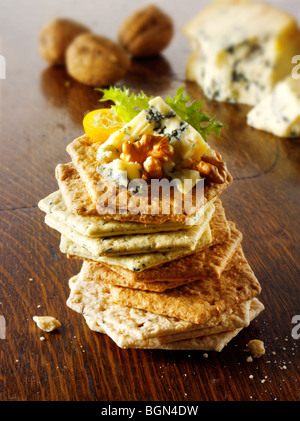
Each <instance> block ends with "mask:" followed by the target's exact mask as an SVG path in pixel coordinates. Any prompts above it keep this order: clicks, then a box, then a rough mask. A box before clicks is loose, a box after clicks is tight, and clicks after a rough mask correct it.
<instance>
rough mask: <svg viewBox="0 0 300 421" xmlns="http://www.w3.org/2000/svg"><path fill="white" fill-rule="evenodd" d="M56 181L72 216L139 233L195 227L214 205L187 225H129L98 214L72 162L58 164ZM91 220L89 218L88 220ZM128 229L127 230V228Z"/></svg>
mask: <svg viewBox="0 0 300 421" xmlns="http://www.w3.org/2000/svg"><path fill="white" fill-rule="evenodd" d="M55 175H56V179H57V182H58V185H59V190H60V193H61V196H62V199H63V201H64V203H65V205H66V208H67V209H68V211H69V212H70V213H72V214H75V215H78V216H84V217H89V216H90V217H92V218H91V219H92V221H93V223H94V224H96V223H97V224H98V225H102V226H103V225H105V224H108V223H111V224H113V222H114V223H115V224H119V227H120V228H121V227H122V226H123V227H124V230H125V227H131V229H133V227H137V228H136V231H138V229H139V228H138V227H139V226H140V232H148V231H147V230H149V232H150V230H153V231H154V229H155V230H156V231H157V230H164V231H166V229H169V228H171V229H172V230H173V229H174V230H176V229H188V228H189V227H190V226H191V225H195V224H197V223H198V221H199V219H201V217H202V215H203V212H204V209H205V206H208V205H209V204H210V203H213V201H214V199H212V200H211V201H207V203H206V205H205V206H204V209H202V208H201V209H200V210H199V211H198V212H195V213H194V214H193V215H190V217H189V219H188V220H187V221H186V222H185V224H182V223H179V222H176V221H175V222H172V221H166V222H163V223H161V224H150V223H149V224H143V223H140V222H136V223H134V222H130V221H128V222H127V223H126V222H125V221H123V223H122V221H114V220H111V221H107V218H106V217H105V218H103V215H99V213H98V212H97V209H96V206H95V204H94V203H93V202H92V200H91V198H90V196H89V194H88V191H87V189H86V186H85V184H84V183H83V181H82V180H81V178H80V176H79V173H78V171H77V170H76V168H75V167H74V165H73V163H72V162H69V163H68V164H58V165H57V166H56V169H55ZM86 219H87V220H89V218H86ZM126 229H127V228H126Z"/></svg>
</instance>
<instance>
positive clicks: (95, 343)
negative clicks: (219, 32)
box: [0, 0, 300, 402]
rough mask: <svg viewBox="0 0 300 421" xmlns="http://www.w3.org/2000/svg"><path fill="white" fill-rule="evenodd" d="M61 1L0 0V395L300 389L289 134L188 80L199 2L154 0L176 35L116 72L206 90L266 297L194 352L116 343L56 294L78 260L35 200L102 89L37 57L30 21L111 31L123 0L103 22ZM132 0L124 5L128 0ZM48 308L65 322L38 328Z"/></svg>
mask: <svg viewBox="0 0 300 421" xmlns="http://www.w3.org/2000/svg"><path fill="white" fill-rule="evenodd" d="M63 3H64V4H63V5H61V2H59V1H52V2H46V6H45V7H44V8H43V9H39V6H38V2H37V1H33V0H32V1H28V2H25V1H23V2H22V1H21V2H18V5H19V8H18V9H17V10H15V7H14V6H13V2H5V4H4V2H1V21H0V28H1V35H2V48H3V51H0V53H1V54H3V55H5V57H6V60H7V63H8V67H7V79H6V80H1V81H0V89H1V143H0V144H1V169H0V171H1V172H0V235H1V245H0V250H1V261H0V271H1V277H0V315H1V316H4V318H5V322H6V335H5V336H6V337H5V339H0V365H1V369H0V370H1V371H0V400H1V401H111V400H115V401H127V400H131V401H148V400H150V401H159V400H163V401H199V402H200V401H284V400H286V401H297V400H299V397H300V387H299V380H300V376H299V362H300V361H299V340H297V339H293V337H292V335H291V331H292V328H293V324H292V317H293V316H294V315H296V314H300V308H299V280H300V264H299V260H300V259H299V257H300V256H299V244H300V227H299V211H300V195H299V187H300V164H299V163H300V145H299V140H288V139H279V138H276V137H275V136H272V135H269V134H266V133H263V132H259V131H255V130H253V129H251V128H250V127H247V126H246V124H245V122H246V113H247V110H248V108H247V107H244V106H240V105H230V104H221V103H217V102H214V101H209V100H207V99H205V98H204V97H203V94H202V92H201V89H200V88H199V87H197V86H196V85H195V84H192V83H186V81H185V77H184V67H185V62H186V59H187V55H188V53H189V45H188V43H187V41H186V40H185V39H184V38H183V37H182V36H181V35H180V32H179V31H180V28H181V26H182V24H183V23H184V22H185V19H189V18H190V17H192V15H193V13H194V12H195V11H196V10H198V9H200V5H199V2H191V8H190V9H188V8H186V7H185V8H184V6H183V5H181V6H180V4H179V2H176V3H178V7H177V8H176V7H175V8H173V7H171V6H170V4H168V3H167V2H163V3H162V5H163V6H165V9H166V10H167V11H169V12H170V14H172V16H173V18H174V20H175V21H176V22H177V27H178V32H177V34H176V38H175V40H174V42H173V43H172V45H171V46H170V48H169V49H168V50H167V51H166V52H165V54H164V55H162V56H159V57H156V58H154V59H148V60H137V61H134V63H133V67H132V70H131V71H130V73H129V74H128V75H127V76H126V77H125V79H124V80H123V81H121V82H120V85H126V86H128V87H130V88H132V89H133V90H135V91H138V90H140V89H143V90H144V91H145V92H146V93H147V94H159V95H162V96H167V95H170V94H171V95H173V94H174V92H175V90H176V89H177V88H178V87H179V86H182V85H183V84H185V85H186V92H187V93H189V94H191V95H192V96H193V97H194V98H196V99H204V100H205V104H204V108H205V109H206V110H207V111H208V112H209V113H210V114H211V115H216V116H217V118H218V119H220V120H221V121H223V122H224V123H226V124H228V127H229V128H228V130H226V131H223V136H222V138H220V139H219V138H217V137H211V139H210V142H211V144H212V146H214V147H215V148H217V149H218V150H219V151H220V152H221V153H222V154H223V157H224V159H225V160H226V162H227V164H228V167H229V169H230V171H231V172H232V174H233V176H234V179H235V181H234V183H233V185H232V186H231V187H230V188H229V189H228V190H227V191H226V192H225V193H224V194H222V200H223V204H224V206H225V210H226V214H227V216H228V218H229V219H231V220H233V221H235V222H236V224H237V226H238V228H239V229H240V230H241V231H242V232H243V234H244V240H243V247H244V251H245V254H246V256H247V258H248V260H249V262H250V264H251V266H252V268H253V270H254V272H255V274H256V276H257V278H258V279H259V281H260V283H261V285H262V293H261V300H262V302H263V303H264V305H265V311H264V312H263V313H262V314H261V315H260V316H259V317H258V318H257V319H256V320H254V321H253V323H252V324H251V325H250V326H249V327H248V328H247V329H244V330H243V331H242V332H241V333H240V334H239V335H238V336H237V337H236V338H235V339H234V340H233V341H232V342H230V344H229V345H228V346H227V347H226V348H225V349H224V350H223V351H222V353H214V352H210V353H209V356H208V358H205V357H204V356H203V352H195V351H193V352H192V351H191V352H189V351H160V350H152V351H147V350H131V349H130V350H124V349H119V348H118V347H117V346H116V345H115V344H114V343H113V342H112V341H111V340H110V339H109V338H108V337H107V336H105V335H101V334H97V333H95V332H92V331H90V330H89V328H88V327H87V325H86V324H85V322H84V319H83V318H82V316H81V315H79V314H77V313H75V312H73V311H71V310H70V309H69V308H68V307H67V306H66V300H67V297H68V294H69V287H68V280H69V278H70V277H71V276H73V275H74V274H76V273H77V272H78V271H79V269H80V262H78V261H70V260H68V259H66V257H65V256H63V255H62V254H61V253H60V252H59V235H58V234H57V233H56V232H54V231H53V230H50V229H49V228H48V227H47V226H46V225H45V224H44V220H43V217H44V216H43V215H42V213H41V212H40V211H39V210H38V208H37V202H38V201H39V200H40V199H41V198H42V197H44V196H45V195H47V194H49V193H51V192H52V191H54V189H57V184H56V181H55V178H54V169H55V166H56V164H57V163H59V162H62V163H63V162H67V161H68V160H69V157H68V155H67V153H66V151H65V148H66V145H67V144H68V143H69V142H70V141H72V139H73V138H75V137H76V136H79V135H81V134H82V131H83V130H82V118H83V116H84V114H85V113H86V112H87V111H88V110H92V109H95V108H98V107H99V103H98V100H99V94H98V93H97V92H96V91H94V90H93V89H92V88H89V87H86V86H83V85H81V84H79V83H77V82H75V81H74V80H72V79H71V78H70V77H69V76H68V75H67V73H66V71H65V69H64V68H59V67H58V68H52V67H48V66H47V65H46V64H45V63H44V62H43V61H42V59H41V58H40V57H39V54H38V50H37V34H38V31H39V29H40V27H41V26H42V25H43V24H44V23H45V22H46V21H47V20H49V19H50V18H52V17H54V15H55V14H60V15H61V16H62V15H65V16H66V15H67V14H68V16H70V17H73V18H76V19H78V20H79V21H81V22H83V23H85V24H88V25H90V26H91V25H94V28H95V30H96V31H98V32H99V33H100V29H102V31H101V32H102V33H105V34H106V35H107V36H111V37H113V38H115V32H114V25H118V24H119V23H120V22H121V20H122V18H123V17H124V10H125V9H124V7H123V8H122V7H121V6H122V5H123V6H124V4H125V2H122V1H118V2H114V3H119V5H120V7H119V8H118V9H117V12H116V10H115V9H113V8H110V7H109V6H107V5H106V6H105V5H104V2H102V6H103V10H104V12H105V13H106V16H107V17H106V18H105V19H103V20H102V21H101V22H99V21H98V19H96V18H95V13H94V12H95V9H96V10H97V12H98V11H99V6H96V2H92V1H91V2H85V5H86V4H88V5H89V7H86V6H85V7H84V8H83V7H82V6H79V3H76V2H73V1H66V2H63ZM100 3H101V2H100ZM108 3H109V2H107V4H108ZM170 3H171V2H170ZM172 3H173V2H172ZM204 3H205V2H202V4H204ZM105 4H106V3H105ZM129 4H130V7H128V8H127V9H126V13H127V12H128V13H129V12H130V10H134V9H135V8H136V7H137V5H138V4H139V3H138V2H137V1H131V2H129ZM97 7H98V9H97ZM31 10H36V13H35V14H33V13H31ZM103 10H102V12H103ZM91 12H93V13H91ZM24 16H25V17H26V18H25V19H24ZM66 82H67V83H66ZM49 314H51V315H54V316H56V317H57V318H58V319H59V320H60V321H61V323H62V326H61V327H60V328H59V329H58V330H57V331H56V332H53V333H49V334H47V333H42V332H41V331H40V330H39V329H38V328H37V326H36V325H35V323H34V322H33V321H32V317H33V316H34V315H49ZM40 336H44V337H45V338H46V339H45V340H44V341H41V340H40ZM253 338H258V339H261V340H263V341H264V342H265V346H266V355H265V356H263V357H262V358H260V359H256V360H254V362H252V363H249V362H247V361H246V358H247V356H248V354H247V353H246V352H245V346H246V343H247V342H248V340H250V339H253ZM251 376H253V378H251Z"/></svg>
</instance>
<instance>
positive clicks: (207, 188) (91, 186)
mask: <svg viewBox="0 0 300 421" xmlns="http://www.w3.org/2000/svg"><path fill="white" fill-rule="evenodd" d="M98 148H99V143H97V142H94V141H92V140H91V139H90V138H88V137H87V136H85V135H84V136H81V137H79V138H77V139H75V140H73V142H71V143H70V144H69V145H68V146H67V152H68V153H69V155H70V157H71V159H72V162H73V164H74V166H75V168H76V170H77V171H78V173H79V176H80V178H81V179H82V181H83V182H84V184H85V186H86V189H87V191H88V194H89V196H90V198H91V200H92V201H93V203H94V205H95V206H96V207H97V209H98V211H99V209H100V208H101V212H100V213H101V214H102V215H103V217H106V218H108V219H118V220H131V221H138V222H142V223H154V224H161V223H163V222H165V221H167V220H169V221H177V222H180V223H185V221H186V220H188V218H189V217H190V215H187V214H186V213H185V212H184V211H183V212H181V213H177V212H178V208H177V206H176V200H172V198H171V200H170V204H171V206H170V207H171V211H170V213H168V214H166V213H163V212H161V209H162V199H160V200H159V205H160V207H159V209H160V212H159V213H157V214H154V212H151V204H150V203H149V204H148V206H147V207H146V209H145V211H144V213H137V214H136V213H132V212H130V211H129V210H128V209H127V212H122V213H120V212H116V213H114V214H111V213H107V214H106V215H105V214H103V212H104V208H103V205H102V201H101V196H102V195H103V192H104V193H105V196H106V197H112V195H115V194H116V196H117V197H116V201H117V203H118V204H120V208H121V207H122V202H123V198H124V196H122V197H121V194H118V189H116V186H115V185H114V184H112V183H110V182H109V181H108V180H106V179H104V178H103V177H102V176H101V175H100V174H99V173H98V172H97V167H98V165H99V164H100V163H99V162H98V161H97V151H98ZM232 181H233V179H232V176H231V175H230V173H229V172H228V171H227V179H226V181H225V182H224V183H223V184H216V183H212V182H207V181H205V183H204V198H205V200H206V201H211V200H213V199H214V198H215V197H217V196H219V195H220V194H221V193H222V191H224V190H225V189H226V188H227V187H228V186H229V185H230V184H231V183H232ZM193 192H194V193H196V188H194V189H193ZM130 196H131V195H130V193H129V192H127V194H126V195H125V199H126V200H125V201H126V202H127V201H128V200H129V198H130ZM182 200H183V197H182ZM149 202H150V201H149ZM107 212H108V210H107Z"/></svg>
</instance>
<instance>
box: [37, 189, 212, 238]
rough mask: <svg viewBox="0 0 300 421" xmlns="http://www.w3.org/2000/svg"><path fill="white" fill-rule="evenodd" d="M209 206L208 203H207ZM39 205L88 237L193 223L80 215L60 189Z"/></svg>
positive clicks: (148, 231)
mask: <svg viewBox="0 0 300 421" xmlns="http://www.w3.org/2000/svg"><path fill="white" fill-rule="evenodd" d="M209 204H210V202H209ZM206 206H207V205H206ZM38 207H39V208H40V209H41V210H42V211H43V212H45V213H47V214H51V215H52V216H53V217H54V218H55V219H56V220H58V221H60V222H62V223H64V224H67V225H68V226H70V227H72V228H74V229H75V230H76V231H78V232H79V233H80V234H82V235H86V236H88V237H113V236H118V235H129V234H152V233H155V232H164V231H178V230H181V231H182V230H184V229H185V230H188V229H189V228H190V227H191V225H187V224H180V225H179V224H173V223H164V224H160V225H157V224H156V225H152V224H141V223H139V222H126V221H124V222H120V221H114V220H111V221H109V220H105V219H102V218H100V217H99V216H97V215H80V214H77V213H73V212H71V211H70V210H69V209H68V208H67V206H66V204H65V202H64V200H63V197H62V194H61V192H60V190H58V191H55V192H53V193H51V194H50V195H48V196H47V197H45V198H44V199H42V200H40V201H39V203H38Z"/></svg>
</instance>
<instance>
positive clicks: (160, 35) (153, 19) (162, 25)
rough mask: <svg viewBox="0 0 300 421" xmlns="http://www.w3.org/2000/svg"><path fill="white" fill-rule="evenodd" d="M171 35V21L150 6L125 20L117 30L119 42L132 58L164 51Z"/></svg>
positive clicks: (161, 12) (172, 28) (157, 9)
mask: <svg viewBox="0 0 300 421" xmlns="http://www.w3.org/2000/svg"><path fill="white" fill-rule="evenodd" d="M173 33H174V27H173V21H172V19H171V18H170V17H169V16H168V15H166V14H165V13H164V12H163V11H162V10H160V9H159V8H158V7H156V6H153V5H150V6H147V7H145V8H144V9H141V10H138V11H136V12H135V13H133V14H132V15H130V16H129V17H128V18H127V19H125V21H124V22H123V24H122V25H121V27H120V30H119V42H120V44H121V45H122V46H123V47H124V48H125V50H126V51H128V53H129V54H131V55H132V56H133V57H149V56H153V55H156V54H159V53H160V52H161V51H162V50H164V49H165V48H166V47H167V46H168V45H169V43H170V41H171V39H172V37H173Z"/></svg>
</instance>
